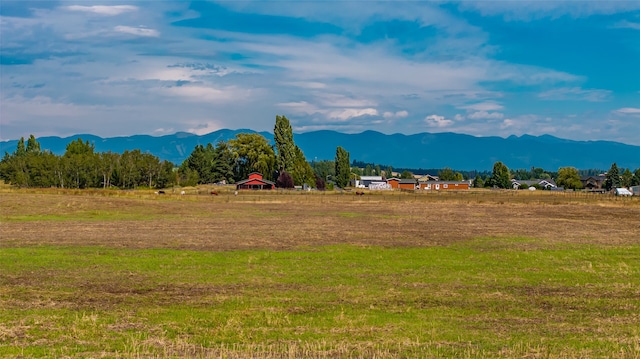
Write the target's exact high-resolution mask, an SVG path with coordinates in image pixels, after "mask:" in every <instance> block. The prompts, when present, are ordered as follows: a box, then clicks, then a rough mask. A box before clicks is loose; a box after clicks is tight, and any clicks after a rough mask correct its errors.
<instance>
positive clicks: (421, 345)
mask: <svg viewBox="0 0 640 359" xmlns="http://www.w3.org/2000/svg"><path fill="white" fill-rule="evenodd" d="M186 192H187V193H186V195H179V194H175V193H167V194H166V195H156V194H154V193H153V191H111V190H104V191H101V190H86V191H73V190H60V189H46V190H43V189H37V190H36V189H20V190H18V189H10V188H7V187H3V188H1V189H0V357H22V358H31V357H53V358H80V357H82V358H85V357H92V358H100V357H105V358H156V357H157V358H165V357H201V358H205V357H206V358H208V357H223V358H244V357H252V358H282V357H287V358H298V357H305V358H370V357H427V358H428V357H434V358H437V357H456V358H457V357H490V358H496V357H509V358H522V357H531V358H537V357H542V358H585V357H603V358H604V357H606V358H640V199H639V198H617V197H611V196H607V195H593V194H591V195H587V194H583V193H550V192H546V191H536V192H534V193H531V192H529V191H479V192H474V191H468V192H461V193H440V194H438V193H434V194H413V193H398V192H393V193H390V192H389V193H380V192H378V193H367V194H366V195H364V196H355V195H354V194H353V193H348V192H347V193H333V192H326V193H325V192H313V193H302V192H292V193H286V192H273V193H264V192H241V193H240V194H239V195H237V196H234V195H233V192H232V191H221V192H220V195H217V196H211V195H209V194H208V193H209V189H200V190H199V189H195V188H194V189H191V190H188V191H186Z"/></svg>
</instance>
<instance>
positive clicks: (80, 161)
mask: <svg viewBox="0 0 640 359" xmlns="http://www.w3.org/2000/svg"><path fill="white" fill-rule="evenodd" d="M94 149H95V146H94V145H93V144H92V143H89V141H86V142H84V141H82V139H81V138H78V139H76V140H75V141H71V142H70V143H69V144H68V145H67V148H66V151H65V153H64V155H63V156H62V162H63V168H64V169H65V171H64V173H65V176H64V177H65V183H66V184H67V186H68V187H70V188H89V187H95V185H96V182H98V165H97V157H96V154H95V153H94Z"/></svg>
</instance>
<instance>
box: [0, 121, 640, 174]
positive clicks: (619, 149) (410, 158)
mask: <svg viewBox="0 0 640 359" xmlns="http://www.w3.org/2000/svg"><path fill="white" fill-rule="evenodd" d="M238 133H256V131H253V130H247V129H240V130H228V129H223V130H218V131H215V132H211V133H208V134H206V135H195V134H192V133H186V132H178V133H175V134H172V135H166V136H160V137H154V136H149V135H134V136H127V137H110V138H102V137H98V136H95V135H90V134H79V135H74V136H69V137H64V138H60V137H40V138H38V142H40V145H41V147H42V149H46V150H49V151H51V152H53V153H55V154H58V155H62V154H63V153H64V152H65V149H66V146H67V144H68V143H69V142H71V141H74V140H76V139H77V138H81V139H82V140H84V141H87V140H88V141H89V142H91V143H93V144H94V145H95V150H96V151H97V152H106V151H112V152H117V153H122V152H124V151H125V150H134V149H139V150H140V151H142V152H145V153H151V154H153V155H155V156H157V157H159V158H160V159H163V160H168V161H171V162H173V163H175V164H176V165H179V164H181V163H182V161H184V160H185V159H186V158H187V157H188V156H189V154H190V153H191V151H193V149H194V147H195V146H196V145H198V144H201V145H206V144H207V143H212V144H214V145H215V144H216V143H217V142H219V141H227V140H229V139H232V138H234V137H235V136H236V135H237V134H238ZM258 133H260V134H261V135H263V136H265V137H266V138H267V139H268V140H269V141H271V142H273V134H272V133H269V132H258ZM294 140H295V142H296V144H297V145H298V146H299V147H300V148H301V149H302V151H303V152H304V154H305V156H306V157H307V159H308V160H310V161H311V160H333V159H334V157H335V151H336V147H337V146H341V147H343V148H345V149H346V150H347V151H349V153H350V158H351V160H359V161H364V162H371V163H377V164H383V165H391V166H393V167H396V168H444V167H450V168H453V169H456V170H490V169H491V168H492V166H493V164H494V163H495V162H496V161H502V162H504V163H505V164H506V165H507V166H508V167H509V168H513V169H518V168H530V167H532V166H535V167H541V168H544V169H547V170H557V169H558V168H559V167H565V166H573V167H576V168H580V169H590V168H599V169H608V168H609V167H610V166H611V164H612V163H613V162H616V163H617V165H618V167H628V168H631V169H635V168H639V167H640V146H633V145H627V144H623V143H619V142H611V141H573V140H567V139H562V138H557V137H554V136H550V135H542V136H532V135H522V136H514V135H512V136H509V137H507V138H502V137H475V136H471V135H464V134H457V133H426V132H425V133H418V134H414V135H403V134H392V135H386V134H383V133H380V132H376V131H365V132H362V133H357V134H346V133H340V132H335V131H328V130H325V131H314V132H305V133H300V134H295V135H294ZM17 142H18V141H17V140H12V141H3V142H0V150H1V151H2V154H4V152H5V151H6V152H10V153H11V152H13V151H14V150H15V148H16V145H17Z"/></svg>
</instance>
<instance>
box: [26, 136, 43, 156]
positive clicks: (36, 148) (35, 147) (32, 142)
mask: <svg viewBox="0 0 640 359" xmlns="http://www.w3.org/2000/svg"><path fill="white" fill-rule="evenodd" d="M25 152H26V153H40V152H41V151H40V143H38V141H36V138H35V137H34V136H33V135H30V136H29V139H28V140H27V148H26V150H25Z"/></svg>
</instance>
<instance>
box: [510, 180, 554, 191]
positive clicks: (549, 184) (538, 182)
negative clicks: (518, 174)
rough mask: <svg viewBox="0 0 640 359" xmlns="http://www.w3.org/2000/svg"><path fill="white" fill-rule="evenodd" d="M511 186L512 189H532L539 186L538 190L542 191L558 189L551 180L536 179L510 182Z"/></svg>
mask: <svg viewBox="0 0 640 359" xmlns="http://www.w3.org/2000/svg"><path fill="white" fill-rule="evenodd" d="M511 185H512V186H513V188H514V189H518V188H520V186H522V185H526V186H527V187H533V186H535V185H537V186H540V188H544V189H552V188H556V187H558V185H556V182H555V181H554V180H552V179H536V180H526V181H525V180H516V179H512V180H511Z"/></svg>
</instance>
